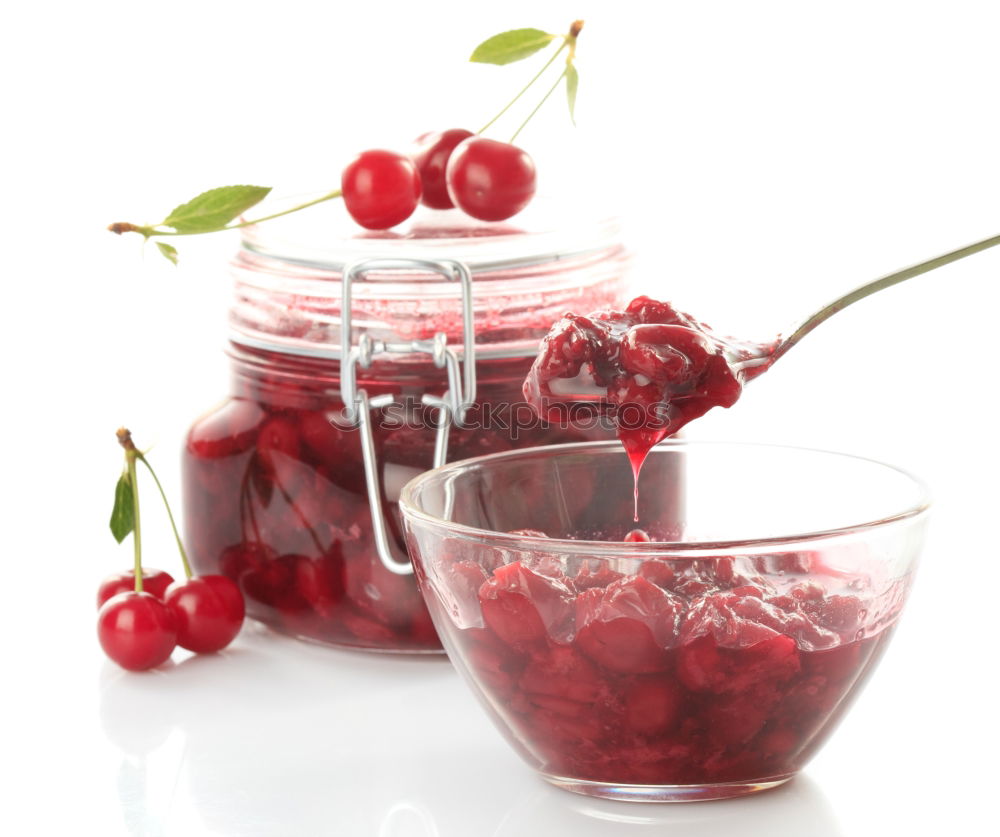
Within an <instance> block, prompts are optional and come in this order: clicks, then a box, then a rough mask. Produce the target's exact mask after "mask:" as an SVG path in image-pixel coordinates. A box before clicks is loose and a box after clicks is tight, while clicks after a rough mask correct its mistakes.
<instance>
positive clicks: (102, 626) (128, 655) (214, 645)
mask: <svg viewBox="0 0 1000 837" xmlns="http://www.w3.org/2000/svg"><path fill="white" fill-rule="evenodd" d="M116 435H117V437H118V443H119V444H120V445H121V446H122V448H124V450H125V468H124V470H123V471H122V475H121V477H119V479H118V484H117V486H116V487H115V505H114V509H113V510H112V512H111V523H110V526H111V534H112V535H114V538H115V540H116V541H118V543H121V542H122V541H123V540H124V539H125V538H126V537H128V536H129V535H131V536H132V541H133V546H134V549H135V565H134V567H133V568H132V569H131V570H130V571H128V572H125V573H120V574H118V575H114V576H111V577H110V578H107V579H105V580H104V582H103V583H102V584H101V586H100V588H99V589H98V591H97V607H98V608H99V610H98V614H97V638H98V639H99V640H100V643H101V647H102V648H103V649H104V653H105V654H107V655H108V656H109V657H110V658H111V659H112V660H114V661H115V662H116V663H118V665H120V666H121V667H122V668H125V669H129V670H130V671H144V670H145V669H148V668H155V667H156V666H158V665H160V664H161V663H165V662H166V661H167V659H168V658H169V657H170V655H171V654H172V653H173V651H174V648H176V647H177V646H178V645H180V646H181V647H182V648H187V649H189V650H190V651H194V652H196V653H200V654H208V653H212V652H214V651H221V650H222V649H223V648H225V647H226V646H227V645H229V643H230V642H232V641H233V639H234V638H235V637H236V634H238V633H239V630H240V627H241V626H242V625H243V617H244V615H245V613H246V606H245V604H244V601H243V594H242V593H241V592H240V589H239V587H237V586H236V584H235V583H234V582H233V581H232V580H231V579H229V578H226V577H225V576H222V575H203V576H196V575H194V574H193V573H192V572H191V564H190V562H189V561H188V557H187V553H186V552H185V551H184V544H183V543H181V536H180V533H179V532H178V531H177V524H176V522H175V521H174V515H173V512H172V511H171V510H170V503H169V502H168V501H167V495H166V493H165V492H164V490H163V486H162V485H161V484H160V480H159V478H158V477H157V476H156V472H155V471H154V470H153V466H152V465H150V464H149V460H148V459H147V458H146V455H145V454H144V453H143V452H142V451H141V450H139V449H138V448H137V447H136V446H135V443H134V442H133V441H132V434H131V432H130V431H129V430H128V429H126V428H124V427H122V428H119V430H118V433H117V434H116ZM137 464H142V465H143V466H145V467H146V469H147V470H148V471H149V474H150V476H151V477H152V478H153V482H154V483H156V488H157V489H158V490H159V493H160V497H161V498H162V500H163V504H164V506H165V508H166V511H167V518H168V519H169V520H170V527H171V529H173V533H174V538H175V539H176V541H177V550H178V552H180V558H181V562H182V563H183V565H184V574H185V576H186V578H185V580H184V581H174V579H173V577H172V576H171V575H170V574H169V573H165V572H163V571H162V570H154V569H144V568H143V566H142V537H141V531H142V527H141V524H140V515H139V482H138V474H137V468H136V465H137Z"/></svg>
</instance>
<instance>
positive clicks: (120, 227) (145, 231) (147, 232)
mask: <svg viewBox="0 0 1000 837" xmlns="http://www.w3.org/2000/svg"><path fill="white" fill-rule="evenodd" d="M342 195H343V192H341V190H340V189H334V190H333V191H332V192H327V193H326V194H325V195H320V197H318V198H314V199H313V200H311V201H306V202H305V203H300V204H299V205H298V206H293V207H291V208H290V209H284V210H282V211H281V212H275V213H273V214H271V215H265V216H264V217H263V218H252V219H251V220H249V221H241V222H240V223H239V224H229V225H228V226H223V227H216V228H215V229H212V230H198V231H196V232H178V231H176V230H173V231H168V230H157V229H154V227H156V226H157V225H156V224H153V225H151V226H148V227H137V226H135V225H133V224H112V225H111V226H110V227H108V229H109V230H111V232H119V234H120V233H121V232H137V233H141V234H142V235H143V237H145V238H152V237H153V236H167V235H208V234H209V233H217V232H225V231H226V230H240V229H243V228H244V227H252V226H253V225H254V224H262V223H264V221H273V220H274V219H275V218H281V217H283V216H285V215H291V214H292V213H293V212H300V211H301V210H303V209H308V208H309V207H310V206H316V204H320V203H325V202H326V201H330V200H334V199H335V198H339V197H341V196H342ZM116 228H117V229H116Z"/></svg>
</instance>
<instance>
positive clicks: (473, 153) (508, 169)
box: [445, 136, 535, 221]
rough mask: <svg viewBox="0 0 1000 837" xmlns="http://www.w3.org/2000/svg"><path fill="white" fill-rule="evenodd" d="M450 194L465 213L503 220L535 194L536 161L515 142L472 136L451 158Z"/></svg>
mask: <svg viewBox="0 0 1000 837" xmlns="http://www.w3.org/2000/svg"><path fill="white" fill-rule="evenodd" d="M445 179H446V181H447V184H448V195H449V196H450V197H451V200H452V202H453V203H454V204H455V206H457V207H458V208H459V209H461V210H462V211H463V212H464V213H465V214H466V215H471V216H472V217H473V218H478V219H479V220H481V221H503V220H505V219H507V218H510V217H511V216H512V215H516V214H517V213H518V212H520V211H521V210H522V209H524V208H525V207H526V206H527V205H528V203H529V202H530V201H531V199H532V198H533V197H534V195H535V163H534V161H533V160H532V159H531V157H530V156H529V155H528V153H527V152H526V151H523V150H521V149H520V148H518V147H517V146H516V145H511V144H510V143H507V142H499V141H497V140H492V139H486V138H485V137H478V136H476V137H470V138H469V139H467V140H464V141H463V142H462V143H460V144H459V145H458V146H457V147H456V148H455V150H454V151H453V152H452V153H451V156H450V157H449V159H448V168H447V172H446V175H445Z"/></svg>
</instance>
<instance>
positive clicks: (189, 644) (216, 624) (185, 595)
mask: <svg viewBox="0 0 1000 837" xmlns="http://www.w3.org/2000/svg"><path fill="white" fill-rule="evenodd" d="M164 602H165V603H166V606H167V607H168V608H169V609H170V611H171V613H172V614H173V615H174V617H175V618H176V620H177V644H178V645H180V646H181V648H187V649H188V650H189V651H195V652H197V653H199V654H209V653H212V652H213V651H220V650H222V649H223V648H225V647H226V646H227V645H229V643H230V642H232V641H233V639H234V638H235V636H236V634H238V633H239V632H240V627H241V626H242V625H243V617H244V615H245V614H246V606H245V604H244V602H243V594H242V593H240V588H239V587H237V586H236V583H235V582H234V581H232V579H229V578H227V577H226V576H224V575H198V576H194V577H192V578H189V579H188V580H187V581H179V582H174V583H173V584H171V585H170V587H169V589H168V590H167V595H166V597H165V599H164Z"/></svg>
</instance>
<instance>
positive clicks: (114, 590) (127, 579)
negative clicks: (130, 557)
mask: <svg viewBox="0 0 1000 837" xmlns="http://www.w3.org/2000/svg"><path fill="white" fill-rule="evenodd" d="M173 583H174V577H173V576H172V575H170V573H166V572H164V571H163V570H155V569H152V568H151V567H143V569H142V589H143V592H145V593H151V594H152V595H153V596H155V597H156V598H157V599H160V600H161V601H162V600H163V594H164V593H166V592H167V588H168V587H169V586H170V585H171V584H173ZM133 590H135V570H128V571H126V572H123V573H116V574H115V575H110V576H108V577H107V578H106V579H104V581H102V582H101V586H100V587H98V588H97V606H98V607H100V606H101V605H103V604H104V603H105V602H106V601H107V600H108V599H110V598H112V597H113V596H117V595H118V594H119V593H129V592H131V591H133Z"/></svg>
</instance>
